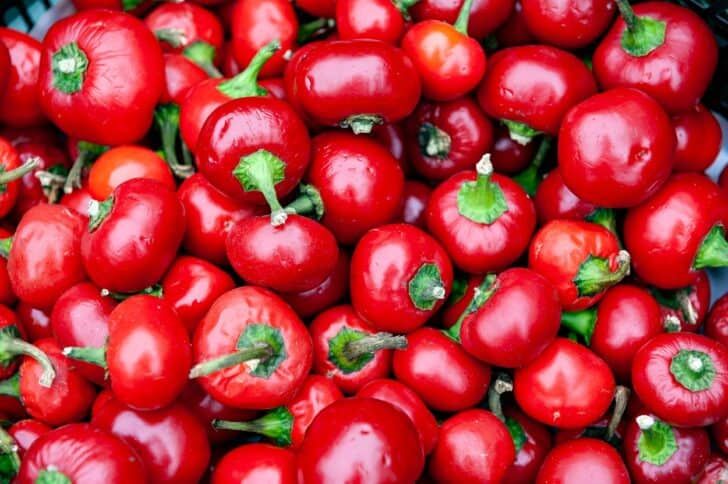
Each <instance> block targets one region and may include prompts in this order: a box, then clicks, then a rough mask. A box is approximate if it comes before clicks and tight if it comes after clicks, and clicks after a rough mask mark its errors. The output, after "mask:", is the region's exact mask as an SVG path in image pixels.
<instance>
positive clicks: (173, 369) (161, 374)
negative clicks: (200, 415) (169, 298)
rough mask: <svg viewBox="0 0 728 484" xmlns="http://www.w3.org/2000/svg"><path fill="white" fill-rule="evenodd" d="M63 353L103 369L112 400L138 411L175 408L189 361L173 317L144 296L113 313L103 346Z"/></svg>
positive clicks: (184, 338) (70, 348) (180, 326)
mask: <svg viewBox="0 0 728 484" xmlns="http://www.w3.org/2000/svg"><path fill="white" fill-rule="evenodd" d="M63 353H64V354H65V355H67V356H69V357H71V358H73V359H77V360H80V361H85V362H88V363H93V364H96V365H98V366H101V367H103V368H104V369H106V371H107V374H108V378H109V380H110V381H111V390H112V391H113V392H114V396H115V397H116V398H117V399H118V400H119V401H121V402H123V403H124V404H126V405H128V406H130V407H132V408H134V409H137V410H156V409H158V408H162V407H165V406H167V405H169V404H170V403H172V402H174V401H175V400H176V399H177V397H178V396H179V394H180V393H181V392H182V390H183V389H184V387H185V385H186V384H187V373H188V371H189V369H190V365H191V359H192V357H191V351H190V343H189V338H188V336H187V330H186V329H185V327H184V325H183V324H182V322H181V321H180V320H179V318H178V317H177V314H176V313H175V312H174V310H173V309H172V307H171V306H170V305H169V304H167V303H166V302H164V301H163V300H161V299H159V298H157V297H154V296H148V295H137V296H132V297H130V298H129V299H126V300H125V301H123V302H121V303H120V304H119V305H118V306H116V308H114V310H113V311H112V312H111V315H110V316H109V338H108V340H107V343H106V345H105V346H103V347H88V346H87V347H80V346H68V347H66V348H64V350H63Z"/></svg>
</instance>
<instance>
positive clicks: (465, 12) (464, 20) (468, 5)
mask: <svg viewBox="0 0 728 484" xmlns="http://www.w3.org/2000/svg"><path fill="white" fill-rule="evenodd" d="M472 8H473V0H465V1H464V2H463V5H462V7H460V12H459V13H458V18H457V19H455V23H454V24H453V27H455V30H457V31H458V32H460V33H461V34H463V35H468V21H469V20H470V10H472Z"/></svg>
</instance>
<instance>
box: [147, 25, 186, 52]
mask: <svg viewBox="0 0 728 484" xmlns="http://www.w3.org/2000/svg"><path fill="white" fill-rule="evenodd" d="M154 36H155V37H157V40H160V41H162V42H166V43H168V44H169V45H171V46H172V47H174V48H175V49H178V48H180V47H182V46H183V45H184V44H186V43H187V38H186V37H185V33H184V32H183V31H181V30H179V29H158V30H155V31H154Z"/></svg>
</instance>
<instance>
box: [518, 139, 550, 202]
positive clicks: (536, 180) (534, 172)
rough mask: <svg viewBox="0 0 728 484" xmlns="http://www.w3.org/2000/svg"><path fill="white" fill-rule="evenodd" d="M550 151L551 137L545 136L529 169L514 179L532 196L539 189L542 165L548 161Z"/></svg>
mask: <svg viewBox="0 0 728 484" xmlns="http://www.w3.org/2000/svg"><path fill="white" fill-rule="evenodd" d="M550 149H551V137H550V136H544V137H543V138H542V139H541V144H539V146H538V151H536V155H535V156H534V157H533V160H532V161H531V164H530V165H529V166H528V168H526V169H525V170H523V171H522V172H521V173H519V174H517V175H516V176H514V177H513V180H514V181H515V182H516V183H518V184H519V185H521V187H522V188H523V190H524V191H525V192H526V193H528V194H529V195H530V196H534V195H536V189H538V185H539V184H540V183H541V174H540V170H541V165H543V161H544V160H545V159H546V155H548V152H549V150H550Z"/></svg>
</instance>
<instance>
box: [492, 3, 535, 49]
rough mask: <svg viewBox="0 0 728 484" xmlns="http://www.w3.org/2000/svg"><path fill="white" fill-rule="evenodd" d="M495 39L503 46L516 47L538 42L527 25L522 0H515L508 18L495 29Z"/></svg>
mask: <svg viewBox="0 0 728 484" xmlns="http://www.w3.org/2000/svg"><path fill="white" fill-rule="evenodd" d="M494 35H495V40H496V41H497V42H498V45H499V46H502V47H504V48H505V47H516V46H519V45H528V44H533V43H535V42H536V39H534V38H533V35H532V34H531V32H530V31H529V30H528V27H527V26H526V19H525V18H524V15H523V5H521V0H515V2H514V4H513V9H512V11H511V12H510V16H509V17H508V19H507V20H506V21H505V22H503V23H502V24H501V26H500V27H499V28H498V30H496V31H495V34H494Z"/></svg>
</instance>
